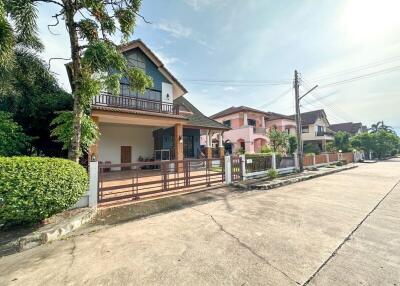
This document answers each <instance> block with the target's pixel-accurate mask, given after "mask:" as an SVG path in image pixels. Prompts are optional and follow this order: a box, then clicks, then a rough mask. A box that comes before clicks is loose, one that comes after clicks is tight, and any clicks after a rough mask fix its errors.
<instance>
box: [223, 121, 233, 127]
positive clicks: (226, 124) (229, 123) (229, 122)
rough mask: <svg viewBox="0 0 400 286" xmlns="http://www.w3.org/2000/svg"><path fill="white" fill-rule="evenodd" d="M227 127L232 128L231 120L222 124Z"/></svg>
mask: <svg viewBox="0 0 400 286" xmlns="http://www.w3.org/2000/svg"><path fill="white" fill-rule="evenodd" d="M222 124H224V125H225V126H228V127H229V128H230V127H231V121H230V120H225V121H223V122H222Z"/></svg>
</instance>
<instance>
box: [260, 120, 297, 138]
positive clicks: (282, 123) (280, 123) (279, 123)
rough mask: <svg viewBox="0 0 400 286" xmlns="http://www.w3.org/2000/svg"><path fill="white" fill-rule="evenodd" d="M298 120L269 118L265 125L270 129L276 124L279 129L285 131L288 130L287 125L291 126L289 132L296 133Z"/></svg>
mask: <svg viewBox="0 0 400 286" xmlns="http://www.w3.org/2000/svg"><path fill="white" fill-rule="evenodd" d="M295 125H296V122H295V121H294V120H290V119H274V120H268V121H267V122H266V124H265V127H266V128H267V129H270V128H271V127H273V126H276V127H277V129H278V130H280V131H284V130H286V127H290V132H289V134H291V135H296V127H294V126H295Z"/></svg>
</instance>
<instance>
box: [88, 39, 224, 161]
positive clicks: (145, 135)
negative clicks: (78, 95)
mask: <svg viewBox="0 0 400 286" xmlns="http://www.w3.org/2000/svg"><path fill="white" fill-rule="evenodd" d="M120 51H121V52H122V53H123V55H124V56H125V57H127V59H128V62H129V64H131V65H133V66H135V67H136V68H139V69H142V70H143V71H145V73H146V74H147V75H149V76H150V77H151V78H152V79H153V87H152V88H151V89H147V90H146V92H145V93H143V94H141V93H138V92H133V91H132V90H131V89H130V88H129V82H128V81H127V80H126V79H124V80H121V94H120V95H112V94H110V93H107V92H101V93H100V94H99V95H97V96H96V97H95V98H93V102H92V108H91V116H92V118H93V120H94V121H95V122H96V123H97V124H98V127H99V129H100V134H101V135H100V138H99V140H98V141H97V142H96V144H94V145H93V146H92V147H91V148H90V152H89V160H93V159H96V160H98V161H102V162H108V163H111V164H120V163H133V162H136V161H142V160H170V159H176V160H183V159H185V158H199V157H201V156H202V153H201V152H200V133H201V130H205V132H211V131H212V132H214V133H222V132H223V131H226V130H229V128H228V127H226V126H225V125H223V124H220V123H218V122H216V121H214V120H212V119H210V118H208V117H207V116H205V115H203V114H202V113H201V112H200V111H199V110H198V109H196V108H195V107H194V106H193V105H192V104H190V102H189V101H188V100H187V99H185V98H184V95H185V94H186V93H187V90H186V89H185V87H184V86H183V85H182V84H181V83H180V82H179V81H178V80H177V79H176V78H175V77H174V76H173V75H172V74H171V73H170V72H169V71H168V69H167V68H166V67H165V66H164V64H163V63H162V62H161V60H160V59H159V58H158V57H157V56H156V55H155V54H154V53H153V52H152V51H151V50H150V49H149V48H148V47H147V46H146V45H145V44H144V43H143V42H142V41H141V40H134V41H131V42H129V43H127V44H125V45H123V46H121V47H120ZM221 140H222V136H221ZM206 153H207V152H206ZM206 155H207V154H206ZM222 155H223V149H222V150H221V154H220V156H222Z"/></svg>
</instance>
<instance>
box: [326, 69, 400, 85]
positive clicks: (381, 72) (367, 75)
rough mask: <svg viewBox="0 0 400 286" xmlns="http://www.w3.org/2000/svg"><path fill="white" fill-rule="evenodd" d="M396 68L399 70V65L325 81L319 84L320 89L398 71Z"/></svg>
mask: <svg viewBox="0 0 400 286" xmlns="http://www.w3.org/2000/svg"><path fill="white" fill-rule="evenodd" d="M398 70H400V66H394V67H390V68H386V69H383V70H379V71H375V72H371V73H367V74H363V75H359V76H356V77H352V78H348V79H344V80H340V81H336V82H331V83H327V84H324V85H321V86H320V89H321V88H326V87H330V86H335V85H340V84H345V83H349V82H353V81H357V80H360V79H364V78H371V77H374V76H378V75H382V74H386V73H390V72H394V71H398Z"/></svg>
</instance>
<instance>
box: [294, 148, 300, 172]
mask: <svg viewBox="0 0 400 286" xmlns="http://www.w3.org/2000/svg"><path fill="white" fill-rule="evenodd" d="M293 156H294V167H295V168H296V169H299V168H300V165H299V156H298V154H297V152H295V153H294V154H293Z"/></svg>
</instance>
